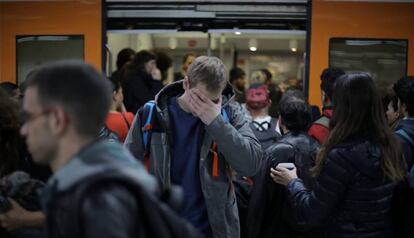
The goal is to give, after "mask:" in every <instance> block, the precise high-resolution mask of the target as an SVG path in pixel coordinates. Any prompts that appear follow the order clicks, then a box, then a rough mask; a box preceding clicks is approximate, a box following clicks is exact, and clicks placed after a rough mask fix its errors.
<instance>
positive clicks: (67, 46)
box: [16, 35, 84, 85]
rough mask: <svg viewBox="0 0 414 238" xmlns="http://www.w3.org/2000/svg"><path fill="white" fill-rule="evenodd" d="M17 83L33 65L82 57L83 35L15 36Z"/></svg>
mask: <svg viewBox="0 0 414 238" xmlns="http://www.w3.org/2000/svg"><path fill="white" fill-rule="evenodd" d="M16 49H17V54H16V57H17V83H18V84H19V85H20V84H21V83H22V82H23V81H24V80H25V78H26V76H27V74H28V73H29V72H30V71H31V70H32V69H34V68H35V67H37V66H39V65H42V64H45V63H48V62H54V61H56V60H63V59H80V60H83V59H84V37H83V36H82V35H70V36H54V35H42V36H17V37H16Z"/></svg>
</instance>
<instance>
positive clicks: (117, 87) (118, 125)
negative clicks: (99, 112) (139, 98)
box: [105, 78, 134, 143]
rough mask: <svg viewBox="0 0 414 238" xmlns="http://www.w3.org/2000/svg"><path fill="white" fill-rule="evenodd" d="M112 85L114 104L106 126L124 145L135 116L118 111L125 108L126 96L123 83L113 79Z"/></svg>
mask: <svg viewBox="0 0 414 238" xmlns="http://www.w3.org/2000/svg"><path fill="white" fill-rule="evenodd" d="M111 84H112V104H111V107H110V109H109V113H108V116H107V117H106V122H105V124H106V126H107V127H108V128H109V129H110V130H111V131H112V132H114V133H116V134H117V136H118V138H119V141H120V142H121V143H124V141H125V138H126V136H127V134H128V131H129V128H130V127H131V124H132V121H133V120H134V114H133V113H131V112H127V111H121V112H119V111H118V108H124V107H123V105H122V104H123V100H124V95H123V93H122V87H121V82H119V81H118V80H117V79H116V78H112V79H111Z"/></svg>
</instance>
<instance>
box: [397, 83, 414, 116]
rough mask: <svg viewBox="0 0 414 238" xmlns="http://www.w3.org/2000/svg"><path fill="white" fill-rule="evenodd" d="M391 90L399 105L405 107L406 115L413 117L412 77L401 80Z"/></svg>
mask: <svg viewBox="0 0 414 238" xmlns="http://www.w3.org/2000/svg"><path fill="white" fill-rule="evenodd" d="M393 89H394V91H395V94H396V95H397V97H398V99H400V101H401V104H404V105H405V106H406V108H407V112H408V114H409V115H410V116H414V76H407V77H403V78H401V79H400V80H398V81H397V83H395V84H394V87H393Z"/></svg>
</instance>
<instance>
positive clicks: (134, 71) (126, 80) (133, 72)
mask: <svg viewBox="0 0 414 238" xmlns="http://www.w3.org/2000/svg"><path fill="white" fill-rule="evenodd" d="M155 60H156V58H155V55H154V54H152V53H151V52H149V51H146V50H142V51H140V52H138V53H137V54H136V55H135V56H134V60H133V61H132V62H131V64H128V65H127V66H126V67H125V69H124V70H125V71H124V72H123V73H122V78H123V79H122V80H121V82H123V86H122V88H123V93H124V104H125V108H126V110H127V111H129V112H132V113H136V112H137V110H138V109H139V108H140V107H141V106H143V105H144V104H145V103H146V102H148V101H150V100H153V99H154V96H155V95H156V94H157V93H158V91H160V89H161V88H162V87H163V84H162V82H161V73H160V70H159V69H158V68H157V66H156V63H155Z"/></svg>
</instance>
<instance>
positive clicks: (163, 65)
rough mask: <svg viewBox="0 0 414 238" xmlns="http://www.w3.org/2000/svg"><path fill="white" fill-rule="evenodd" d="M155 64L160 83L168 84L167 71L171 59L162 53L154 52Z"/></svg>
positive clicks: (170, 64)
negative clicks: (159, 75)
mask: <svg viewBox="0 0 414 238" xmlns="http://www.w3.org/2000/svg"><path fill="white" fill-rule="evenodd" d="M155 58H156V60H155V63H156V64H157V68H158V69H159V70H160V72H161V81H162V82H163V84H164V85H165V84H168V82H167V79H168V69H170V68H171V66H172V59H171V57H170V56H169V55H168V54H167V53H165V52H163V51H155Z"/></svg>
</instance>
